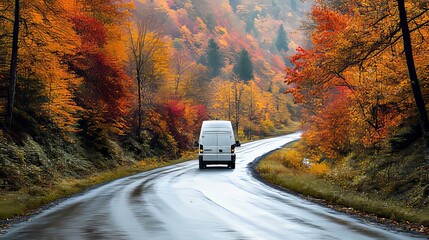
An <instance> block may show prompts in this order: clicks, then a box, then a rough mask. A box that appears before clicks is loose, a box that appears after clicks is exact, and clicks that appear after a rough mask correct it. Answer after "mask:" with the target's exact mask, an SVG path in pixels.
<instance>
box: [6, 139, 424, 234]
mask: <svg viewBox="0 0 429 240" xmlns="http://www.w3.org/2000/svg"><path fill="white" fill-rule="evenodd" d="M297 138H299V134H298V133H297V134H291V135H287V136H282V137H277V138H271V139H265V140H260V141H255V142H250V143H246V144H243V145H242V146H241V147H240V148H237V166H236V169H227V168H220V167H214V168H210V167H209V168H208V169H203V170H199V169H198V162H197V161H190V162H185V163H181V164H178V165H174V166H169V167H165V168H161V169H155V170H152V171H148V172H144V173H140V174H136V175H133V176H130V177H127V178H123V179H119V180H116V181H113V182H111V183H108V184H106V185H103V186H101V187H98V188H96V189H93V190H91V191H88V192H86V193H84V194H82V195H79V196H76V197H73V198H70V199H68V200H66V201H64V202H62V203H60V204H58V205H57V206H55V207H53V208H51V209H48V210H46V211H44V212H43V213H41V214H39V215H36V216H34V217H32V218H30V219H29V221H27V222H24V223H21V224H18V225H16V226H14V227H13V228H11V229H9V233H8V234H6V235H3V236H1V237H0V238H2V239H293V240H295V239H359V240H360V239H417V238H419V236H413V235H411V234H409V233H403V232H395V231H394V230H392V229H388V228H384V227H382V226H378V225H376V224H371V223H366V222H364V221H362V220H360V219H358V218H356V217H352V216H349V215H347V214H343V213H339V212H336V211H335V210H332V209H329V208H326V207H323V206H320V205H318V204H315V203H312V202H309V201H307V200H305V199H302V198H300V197H297V196H295V195H291V194H289V193H285V192H282V191H279V190H276V189H273V188H271V187H269V186H267V185H265V184H263V183H261V182H259V181H258V180H256V179H255V178H253V177H252V175H251V172H250V170H249V167H248V164H249V163H251V162H252V161H253V160H255V158H257V157H259V156H261V155H263V154H265V153H267V152H270V151H272V150H274V149H277V148H279V147H281V146H283V145H285V144H286V143H288V142H290V141H293V140H296V139H297ZM420 238H422V239H425V238H423V237H421V236H420Z"/></svg>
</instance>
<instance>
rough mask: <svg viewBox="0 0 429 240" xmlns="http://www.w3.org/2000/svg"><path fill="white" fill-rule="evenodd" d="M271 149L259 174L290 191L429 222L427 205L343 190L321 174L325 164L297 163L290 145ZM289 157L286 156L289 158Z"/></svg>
mask: <svg viewBox="0 0 429 240" xmlns="http://www.w3.org/2000/svg"><path fill="white" fill-rule="evenodd" d="M290 147H291V146H290V145H289V146H286V148H285V149H282V150H279V151H277V152H274V153H273V154H271V155H269V156H267V157H266V158H265V159H263V160H261V162H260V163H259V165H258V166H257V167H256V171H257V172H258V173H259V174H260V176H261V177H262V178H263V179H265V180H266V181H268V182H269V183H272V184H274V185H278V186H281V187H284V188H286V189H288V190H290V191H292V192H296V193H299V194H302V195H305V196H311V197H314V198H318V199H323V200H326V201H327V202H328V203H330V204H335V205H341V206H345V207H351V208H353V209H355V210H359V211H362V212H366V213H370V214H375V215H377V216H379V217H384V218H389V219H391V220H395V221H403V222H411V223H417V224H422V225H425V226H428V225H429V209H427V208H425V209H419V208H411V207H409V206H407V204H406V203H403V202H400V201H394V200H393V199H390V200H386V199H381V198H380V197H379V196H377V195H375V194H363V193H361V192H357V191H354V190H350V189H348V190H346V189H344V188H342V187H340V186H338V185H336V184H334V183H333V182H332V181H329V180H327V179H325V178H323V177H320V176H325V174H326V173H327V171H328V166H327V165H324V163H321V164H318V165H317V164H313V165H312V166H311V167H310V168H309V169H303V168H302V167H300V166H299V167H296V165H295V164H296V162H297V161H296V159H295V158H296V157H297V156H296V152H294V151H295V150H293V149H288V148H290ZM288 158H289V159H288Z"/></svg>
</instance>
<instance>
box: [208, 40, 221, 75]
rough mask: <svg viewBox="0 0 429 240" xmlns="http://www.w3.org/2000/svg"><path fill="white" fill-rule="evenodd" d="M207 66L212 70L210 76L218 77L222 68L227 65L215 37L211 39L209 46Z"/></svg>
mask: <svg viewBox="0 0 429 240" xmlns="http://www.w3.org/2000/svg"><path fill="white" fill-rule="evenodd" d="M206 53H207V58H206V60H207V67H208V68H209V70H210V76H211V77H216V76H218V75H219V74H220V70H221V69H222V67H223V66H224V65H225V62H224V59H223V56H222V53H221V52H220V49H219V46H218V45H217V43H216V42H215V40H214V39H213V38H211V39H210V40H209V45H208V46H207V52H206Z"/></svg>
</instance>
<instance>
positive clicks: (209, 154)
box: [202, 132, 232, 161]
mask: <svg viewBox="0 0 429 240" xmlns="http://www.w3.org/2000/svg"><path fill="white" fill-rule="evenodd" d="M231 138H232V136H231V133H230V132H204V133H203V136H202V139H203V141H202V144H203V147H204V160H207V161H216V160H221V161H225V160H226V161H227V160H231V144H230V143H231Z"/></svg>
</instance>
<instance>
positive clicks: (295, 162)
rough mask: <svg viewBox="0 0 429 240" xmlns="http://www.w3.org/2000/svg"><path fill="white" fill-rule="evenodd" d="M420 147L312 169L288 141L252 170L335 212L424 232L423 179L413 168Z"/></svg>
mask: <svg viewBox="0 0 429 240" xmlns="http://www.w3.org/2000/svg"><path fill="white" fill-rule="evenodd" d="M422 148H424V144H423V142H422V141H417V142H415V143H413V144H411V145H410V146H409V147H407V148H406V149H404V151H401V152H397V153H379V154H377V155H375V156H373V155H360V156H353V155H350V156H348V157H346V158H344V159H343V160H342V161H341V163H340V164H333V163H332V162H331V163H330V162H327V161H326V162H322V163H314V164H312V163H311V161H309V159H306V158H305V154H302V153H303V150H304V148H303V145H302V142H294V143H292V144H288V145H287V146H286V147H285V148H283V149H281V150H279V151H276V152H274V153H272V154H270V155H268V156H267V157H265V158H264V159H262V160H261V161H260V162H259V164H258V165H257V167H256V171H257V173H258V174H259V175H260V177H262V179H264V180H265V181H267V182H269V183H271V184H274V185H278V186H281V187H283V188H285V189H287V190H289V191H291V192H295V193H298V194H302V195H304V196H307V197H311V198H312V199H313V200H315V201H316V202H321V203H323V204H325V205H329V206H330V207H333V206H337V207H336V208H337V209H339V210H341V211H346V212H350V213H353V214H358V213H359V212H361V213H366V214H370V215H372V217H376V218H378V219H380V218H387V219H390V220H392V221H398V222H403V223H413V224H412V225H413V230H417V231H427V227H428V226H429V208H428V203H429V198H428V197H427V192H425V187H427V185H428V184H429V181H428V179H429V178H428V172H427V170H425V169H424V168H422V167H421V164H419V162H421V159H423V158H424V156H423V155H422V152H423V151H422ZM420 225H423V226H426V228H425V227H423V226H420Z"/></svg>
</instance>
